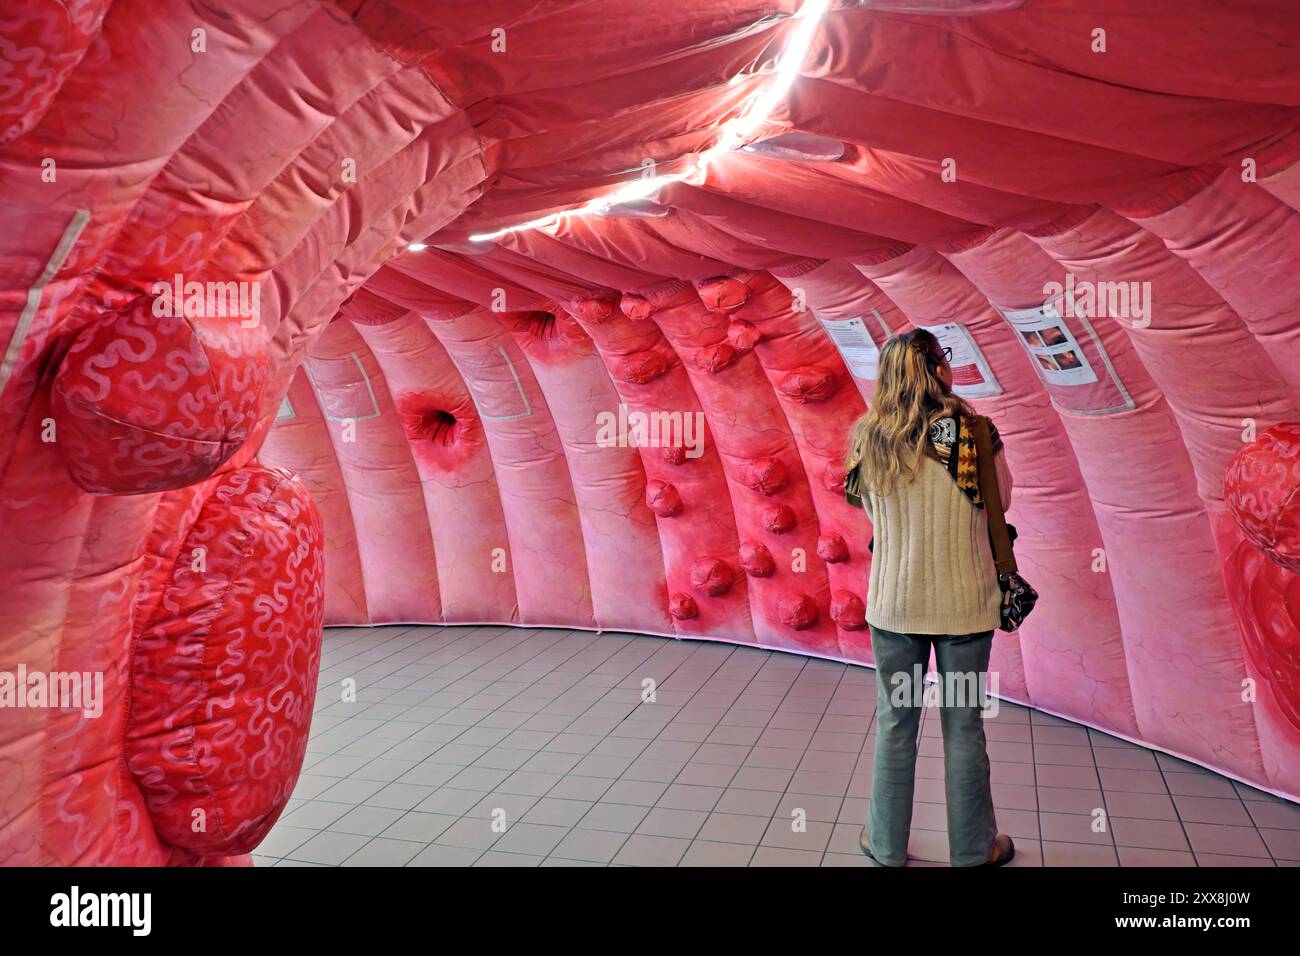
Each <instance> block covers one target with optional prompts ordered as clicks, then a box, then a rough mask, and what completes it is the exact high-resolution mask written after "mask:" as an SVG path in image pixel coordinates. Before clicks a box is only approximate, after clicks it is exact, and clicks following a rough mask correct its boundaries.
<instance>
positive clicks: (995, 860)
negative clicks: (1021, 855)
mask: <svg viewBox="0 0 1300 956" xmlns="http://www.w3.org/2000/svg"><path fill="white" fill-rule="evenodd" d="M1015 856H1016V845H1015V844H1014V843H1012V842H1011V837H1009V836H1007V835H1006V834H1005V833H999V834H998V835H997V836H996V837H995V838H994V840H993V849H991V850H989V858H988V859H987V860H986V861H985V862H984V863H983V864H982V865H983V866H1002V865H1004V864H1006V863H1010V862H1011V861H1012V860H1013V859H1015Z"/></svg>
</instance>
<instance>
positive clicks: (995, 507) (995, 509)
mask: <svg viewBox="0 0 1300 956" xmlns="http://www.w3.org/2000/svg"><path fill="white" fill-rule="evenodd" d="M974 432H975V470H976V472H977V473H978V475H979V486H980V497H981V498H982V499H983V500H984V512H985V514H987V515H988V521H989V546H990V548H991V549H992V551H993V563H994V564H995V565H996V566H997V569H998V586H999V587H1000V588H1001V589H1002V620H1001V622H1000V623H999V624H998V627H999V629H1001V630H1003V631H1009V632H1012V633H1014V632H1015V631H1017V630H1019V628H1020V625H1021V624H1023V623H1024V621H1025V618H1027V617H1028V616H1029V612H1030V611H1032V610H1033V609H1034V605H1035V604H1037V603H1038V592H1037V591H1035V590H1034V589H1033V587H1032V586H1031V585H1030V583H1029V582H1028V581H1026V580H1025V579H1024V578H1022V577H1021V576H1020V572H1019V570H1018V569H1017V567H1016V553H1015V550H1014V549H1013V548H1012V546H1011V539H1012V534H1013V531H1012V529H1011V526H1010V525H1008V524H1007V516H1006V512H1005V510H1004V509H1003V507H1002V492H1001V490H1000V489H999V488H998V476H997V472H996V470H995V467H994V464H993V439H992V436H991V435H990V434H989V420H988V419H987V418H985V417H983V416H982V415H981V416H977V417H976V418H975V421H974Z"/></svg>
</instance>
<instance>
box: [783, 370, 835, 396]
mask: <svg viewBox="0 0 1300 956" xmlns="http://www.w3.org/2000/svg"><path fill="white" fill-rule="evenodd" d="M838 387H839V382H838V379H837V378H836V375H835V373H834V372H833V371H832V370H831V369H828V368H826V367H825V366H822V365H805V366H803V367H801V368H797V369H795V370H794V371H792V372H787V373H786V374H785V375H784V376H783V377H782V378H781V381H780V383H779V384H778V385H777V388H778V389H779V390H780V392H781V394H782V395H785V396H787V397H789V398H793V399H794V400H795V401H797V402H803V403H804V404H807V403H810V402H824V401H826V400H827V399H829V398H831V397H832V396H833V395H834V394H835V391H836V389H837V388H838Z"/></svg>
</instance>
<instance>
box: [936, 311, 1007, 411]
mask: <svg viewBox="0 0 1300 956" xmlns="http://www.w3.org/2000/svg"><path fill="white" fill-rule="evenodd" d="M921 328H923V329H925V330H926V331H927V332H931V333H933V334H934V337H935V338H936V339H938V340H939V346H940V347H941V348H946V349H952V358H951V359H949V361H948V364H949V365H951V366H952V390H953V393H954V394H956V395H960V396H961V397H962V398H988V397H989V396H991V395H1001V394H1002V386H1001V385H999V384H998V380H997V379H996V378H994V377H993V370H992V369H991V368H989V363H988V362H987V361H985V359H984V353H983V352H981V351H980V350H979V346H977V345H976V344H975V340H974V339H973V338H971V335H970V333H969V332H968V331H966V326H964V325H959V324H958V323H956V322H948V323H945V324H944V325H923V326H921Z"/></svg>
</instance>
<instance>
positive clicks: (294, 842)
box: [255, 626, 1300, 866]
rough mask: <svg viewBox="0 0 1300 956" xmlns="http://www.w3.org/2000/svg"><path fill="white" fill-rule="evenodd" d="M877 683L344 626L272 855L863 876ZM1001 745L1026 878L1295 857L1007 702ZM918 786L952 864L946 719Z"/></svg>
mask: <svg viewBox="0 0 1300 956" xmlns="http://www.w3.org/2000/svg"><path fill="white" fill-rule="evenodd" d="M349 679H351V680H354V681H355V686H356V700H355V702H348V701H346V700H344V699H343V696H344V689H345V686H346V682H347V681H348V680H349ZM647 679H649V680H652V681H653V682H654V692H655V699H654V701H653V702H644V703H643V702H642V700H641V697H642V687H643V681H646V680H647ZM873 681H874V672H873V671H871V670H869V669H867V668H862V667H848V666H844V665H841V664H834V663H829V662H826V661H817V660H810V659H807V658H801V657H796V656H792V655H786V654H777V653H770V652H767V651H760V650H754V649H751V648H741V647H732V646H727V645H720V644H704V643H697V642H691V641H673V640H668V639H664V638H656V637H641V636H635V635H630V634H621V633H609V632H607V633H605V634H599V635H598V634H592V633H588V632H582V631H565V630H545V629H536V630H521V629H513V628H504V627H446V628H441V627H405V626H401V627H383V628H375V629H366V628H356V629H346V628H344V629H330V630H328V631H326V632H325V653H324V660H323V662H322V670H321V689H320V694H319V696H318V698H317V702H316V717H315V722H314V725H313V732H312V738H311V744H310V747H309V752H308V754H307V759H306V762H305V765H304V770H303V775H302V778H301V779H300V781H299V783H298V787H297V790H296V791H295V794H294V798H293V800H292V802H291V803H290V805H289V807H288V809H287V810H286V811H285V813H284V815H283V817H281V819H280V821H279V823H278V824H277V825H276V827H275V828H274V830H272V832H271V833H270V835H269V836H268V837H267V839H266V840H265V842H263V844H262V845H261V846H260V847H259V848H258V851H257V853H256V854H255V859H256V861H257V862H258V864H259V865H263V866H266V865H272V864H274V865H276V866H294V865H312V864H315V865H338V864H342V865H345V866H358V865H360V866H366V865H371V866H403V865H406V866H469V865H474V866H494V865H497V866H500V865H505V866H510V865H519V866H538V865H541V866H593V865H594V866H602V865H633V866H647V865H650V866H654V865H662V866H674V865H676V866H689V865H728V866H862V865H864V864H865V863H866V860H865V858H864V857H863V856H862V855H861V854H860V853H859V852H858V850H857V839H858V830H859V829H860V827H861V824H862V820H863V818H864V816H865V814H866V809H867V799H866V798H867V794H868V792H869V788H870V780H871V752H872V746H873V745H874V742H875V740H874V737H873V736H872V734H871V727H872V717H873V712H874V709H875V697H874V684H873ZM987 732H988V737H989V752H990V756H991V757H992V759H993V780H994V785H993V792H994V797H995V800H996V803H997V807H998V822H999V825H1000V828H1001V829H1002V830H1004V831H1006V832H1008V833H1010V834H1011V835H1012V836H1013V837H1014V838H1015V840H1016V846H1017V850H1018V853H1017V858H1016V860H1015V861H1014V862H1013V864H1012V865H1013V866H1015V865H1022V866H1042V865H1047V866H1063V865H1089V866H1119V865H1127V866H1133V865H1156V866H1196V865H1198V864H1199V865H1202V866H1207V865H1234V866H1275V865H1297V864H1300V806H1296V805H1295V804H1292V803H1288V802H1286V801H1283V800H1279V799H1276V798H1274V797H1272V796H1269V795H1268V794H1265V793H1261V792H1260V791H1257V790H1254V789H1252V788H1250V787H1246V786H1244V785H1242V784H1237V783H1234V782H1233V781H1230V780H1228V779H1226V778H1224V777H1220V776H1218V775H1217V774H1214V773H1211V772H1209V771H1207V770H1203V769H1201V768H1200V767H1196V766H1193V765H1191V764H1188V763H1185V762H1183V761H1180V760H1176V759H1173V758H1170V757H1166V756H1164V755H1163V754H1155V753H1152V752H1150V751H1148V750H1144V749H1142V748H1140V747H1136V746H1134V745H1132V744H1129V743H1126V742H1124V741H1122V740H1117V739H1115V738H1113V737H1108V736H1106V735H1105V734H1102V733H1098V732H1096V731H1091V730H1088V729H1086V728H1083V727H1079V726H1077V725H1075V724H1071V723H1068V722H1066V721H1063V720H1059V719H1057V718H1054V717H1049V716H1046V715H1044V714H1040V713H1037V712H1034V711H1029V710H1026V709H1024V708H1021V707H1016V706H1014V705H1008V704H1003V705H1002V707H1001V712H1000V713H999V715H998V716H997V717H996V718H994V719H991V720H989V721H988V724H987ZM917 777H918V779H917V791H916V800H917V802H916V808H915V812H914V817H913V824H912V825H913V829H912V846H911V855H912V857H913V860H912V861H911V862H910V863H909V865H925V864H927V863H929V864H930V865H935V864H940V865H942V864H943V863H944V861H946V859H947V837H946V834H945V832H944V828H945V819H944V805H943V760H942V750H941V739H940V737H939V721H938V714H937V711H934V710H928V711H927V713H926V716H925V718H924V721H923V724H922V740H921V750H920V756H919V759H918V769H917ZM1103 808H1104V809H1103ZM796 821H800V822H801V823H802V825H801V826H796Z"/></svg>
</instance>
